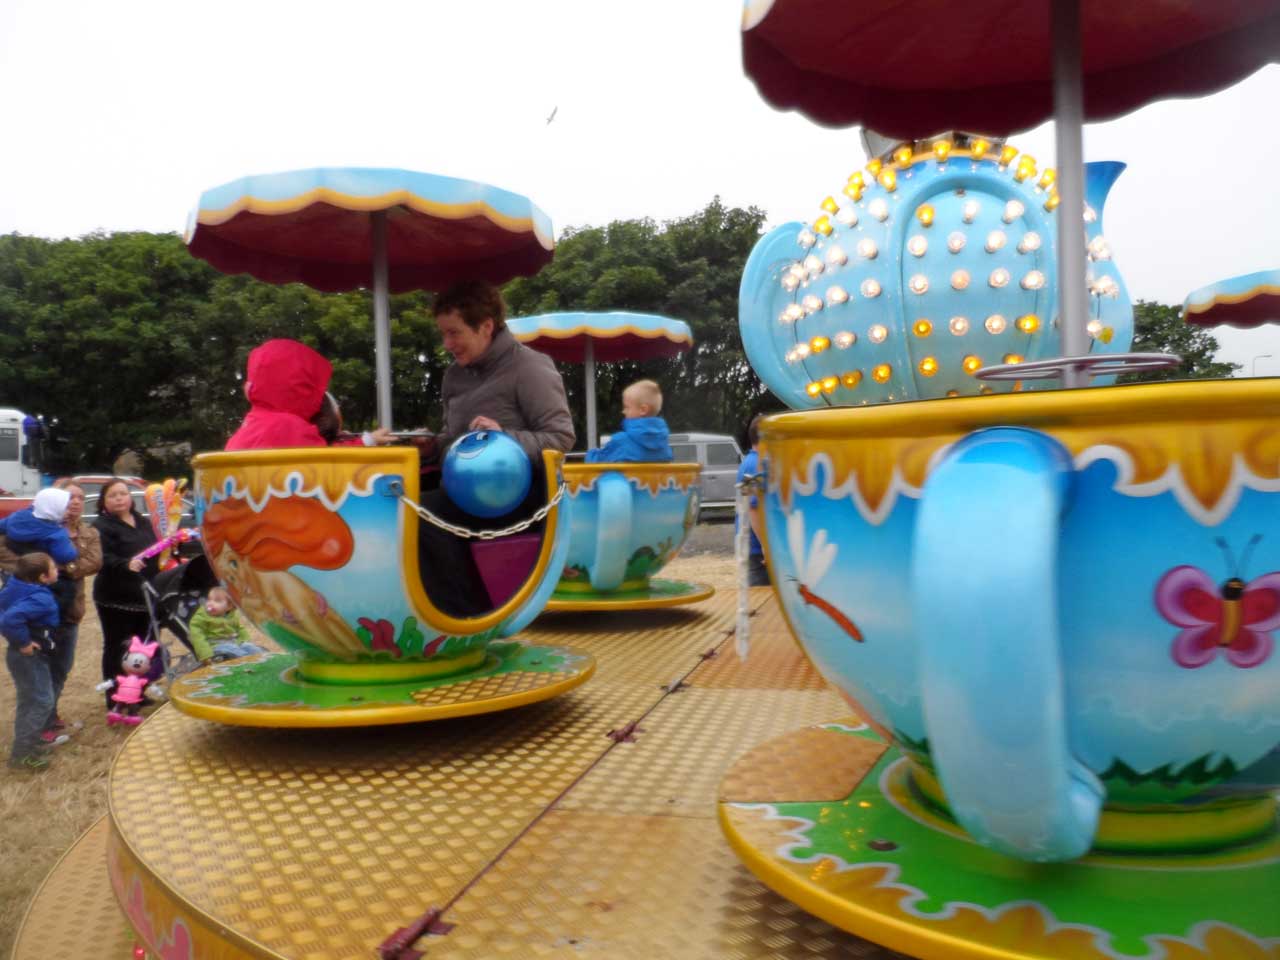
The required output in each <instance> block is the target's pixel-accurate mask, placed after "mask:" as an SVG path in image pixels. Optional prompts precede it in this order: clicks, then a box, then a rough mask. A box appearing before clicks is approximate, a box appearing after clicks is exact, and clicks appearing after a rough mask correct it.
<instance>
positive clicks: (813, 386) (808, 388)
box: [804, 380, 822, 397]
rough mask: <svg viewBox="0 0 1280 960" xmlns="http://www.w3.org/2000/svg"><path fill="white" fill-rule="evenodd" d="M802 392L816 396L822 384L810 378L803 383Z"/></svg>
mask: <svg viewBox="0 0 1280 960" xmlns="http://www.w3.org/2000/svg"><path fill="white" fill-rule="evenodd" d="M804 392H805V393H807V394H808V395H809V396H811V397H816V396H817V395H818V394H820V393H821V392H822V384H820V383H819V382H818V381H817V380H812V381H810V382H809V383H807V384H805V388H804Z"/></svg>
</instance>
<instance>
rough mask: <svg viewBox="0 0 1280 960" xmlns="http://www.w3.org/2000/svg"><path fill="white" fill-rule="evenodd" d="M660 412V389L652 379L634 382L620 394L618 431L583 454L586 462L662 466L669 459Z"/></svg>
mask: <svg viewBox="0 0 1280 960" xmlns="http://www.w3.org/2000/svg"><path fill="white" fill-rule="evenodd" d="M661 412H662V388H661V387H659V386H658V385H657V384H656V383H654V382H653V381H652V380H637V381H636V382H635V383H633V384H631V386H629V387H627V389H625V390H623V391H622V417H623V420H622V429H621V430H620V431H619V432H618V433H615V434H614V435H613V436H612V437H610V438H609V442H608V443H606V444H605V445H604V446H603V447H600V448H598V449H596V450H588V451H587V463H664V462H668V461H670V460H671V459H672V453H671V444H669V443H667V433H668V431H667V421H665V420H663V419H662V417H660V416H658V414H660V413H661Z"/></svg>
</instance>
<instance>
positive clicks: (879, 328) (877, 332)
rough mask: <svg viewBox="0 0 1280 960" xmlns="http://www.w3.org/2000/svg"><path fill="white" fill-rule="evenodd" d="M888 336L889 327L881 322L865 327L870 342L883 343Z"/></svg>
mask: <svg viewBox="0 0 1280 960" xmlns="http://www.w3.org/2000/svg"><path fill="white" fill-rule="evenodd" d="M888 336H889V329H888V328H887V327H886V326H885V325H884V324H882V323H873V324H872V325H871V326H870V327H869V328H868V329H867V339H868V340H870V341H871V342H872V343H884V342H885V340H886V339H887V338H888Z"/></svg>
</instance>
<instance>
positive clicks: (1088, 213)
mask: <svg viewBox="0 0 1280 960" xmlns="http://www.w3.org/2000/svg"><path fill="white" fill-rule="evenodd" d="M1097 219H1098V211H1097V210H1095V209H1093V207H1091V206H1089V205H1088V204H1087V203H1086V204H1085V205H1084V222H1085V223H1093V222H1094V221H1095V220H1097Z"/></svg>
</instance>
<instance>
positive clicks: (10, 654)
mask: <svg viewBox="0 0 1280 960" xmlns="http://www.w3.org/2000/svg"><path fill="white" fill-rule="evenodd" d="M7 646H8V649H7V650H6V651H5V657H4V664H5V666H6V667H8V668H9V675H10V676H11V677H13V685H14V687H15V688H16V689H17V692H18V698H17V705H16V708H15V709H14V714H13V749H12V750H11V751H10V753H9V762H10V763H16V762H17V761H19V760H21V759H22V758H23V757H28V756H31V755H32V754H34V753H36V752H37V750H38V749H39V746H40V732H41V731H42V730H44V728H45V721H46V720H47V719H48V717H49V713H50V711H52V710H53V683H52V681H51V680H50V679H49V658H48V657H47V656H45V655H44V654H43V653H35V654H33V655H31V656H29V657H27V656H23V655H22V654H21V653H19V652H18V648H17V647H15V646H13V645H12V644H8V645H7Z"/></svg>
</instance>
